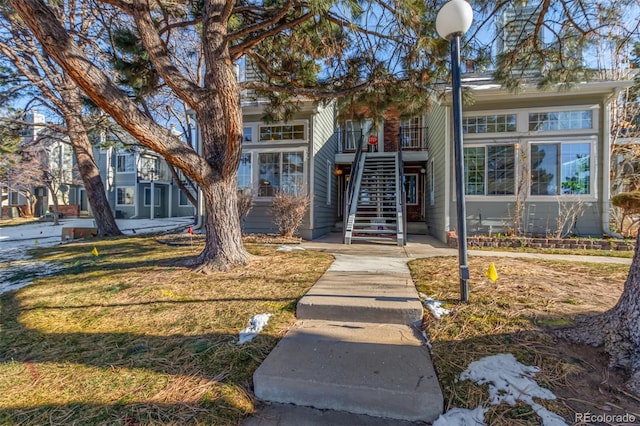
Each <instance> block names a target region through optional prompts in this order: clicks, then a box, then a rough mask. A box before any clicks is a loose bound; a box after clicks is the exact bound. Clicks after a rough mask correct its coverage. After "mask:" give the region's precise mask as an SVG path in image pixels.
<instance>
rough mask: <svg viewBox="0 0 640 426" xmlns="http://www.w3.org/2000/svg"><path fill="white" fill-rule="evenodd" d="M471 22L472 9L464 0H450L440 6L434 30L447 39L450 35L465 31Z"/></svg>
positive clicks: (460, 33)
mask: <svg viewBox="0 0 640 426" xmlns="http://www.w3.org/2000/svg"><path fill="white" fill-rule="evenodd" d="M472 22H473V9H472V8H471V5H470V4H469V3H467V2H466V1H465V0H451V1H450V2H448V3H446V4H445V5H444V6H442V9H440V11H439V12H438V16H437V17H436V31H438V34H439V35H440V37H442V38H443V39H445V40H449V39H450V38H451V37H452V36H454V35H456V34H458V35H462V34H464V33H466V32H467V31H468V30H469V28H470V27H471V23H472Z"/></svg>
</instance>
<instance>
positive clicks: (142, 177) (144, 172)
mask: <svg viewBox="0 0 640 426" xmlns="http://www.w3.org/2000/svg"><path fill="white" fill-rule="evenodd" d="M152 180H153V181H163V182H168V181H170V180H171V173H170V172H169V168H167V167H160V168H159V169H158V170H155V169H153V168H141V169H139V170H138V181H152Z"/></svg>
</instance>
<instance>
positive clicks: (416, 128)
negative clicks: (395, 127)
mask: <svg viewBox="0 0 640 426" xmlns="http://www.w3.org/2000/svg"><path fill="white" fill-rule="evenodd" d="M421 140H422V129H421V128H420V117H414V118H411V119H409V120H405V121H403V122H402V123H400V142H401V144H402V148H421V147H422V143H421Z"/></svg>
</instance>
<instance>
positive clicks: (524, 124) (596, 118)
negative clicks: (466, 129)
mask: <svg viewBox="0 0 640 426" xmlns="http://www.w3.org/2000/svg"><path fill="white" fill-rule="evenodd" d="M581 110H592V111H593V115H592V117H591V125H592V128H591V129H575V130H538V131H529V113H541V112H567V111H581ZM514 113H515V114H516V131H515V132H504V133H465V134H464V139H465V141H467V140H473V141H474V143H483V141H485V140H487V139H496V140H497V139H502V138H504V139H505V140H513V138H514V137H532V136H534V137H535V136H540V137H545V138H549V137H555V136H556V135H557V137H560V138H561V137H563V136H564V137H566V136H567V135H568V134H570V135H571V136H587V135H597V134H599V131H600V106H599V105H597V104H578V105H569V106H558V107H556V106H554V107H537V108H519V109H514V110H505V109H496V110H472V111H466V112H464V113H463V114H462V116H463V117H476V116H486V115H504V114H514ZM476 141H477V142H476ZM505 143H506V141H505ZM465 146H466V144H465Z"/></svg>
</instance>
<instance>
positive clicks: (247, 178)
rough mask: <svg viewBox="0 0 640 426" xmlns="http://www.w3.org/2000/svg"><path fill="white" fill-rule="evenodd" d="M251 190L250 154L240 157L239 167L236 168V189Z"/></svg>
mask: <svg viewBox="0 0 640 426" xmlns="http://www.w3.org/2000/svg"><path fill="white" fill-rule="evenodd" d="M245 188H248V189H253V185H252V183H251V153H243V154H241V155H240V166H239V167H238V189H245Z"/></svg>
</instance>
